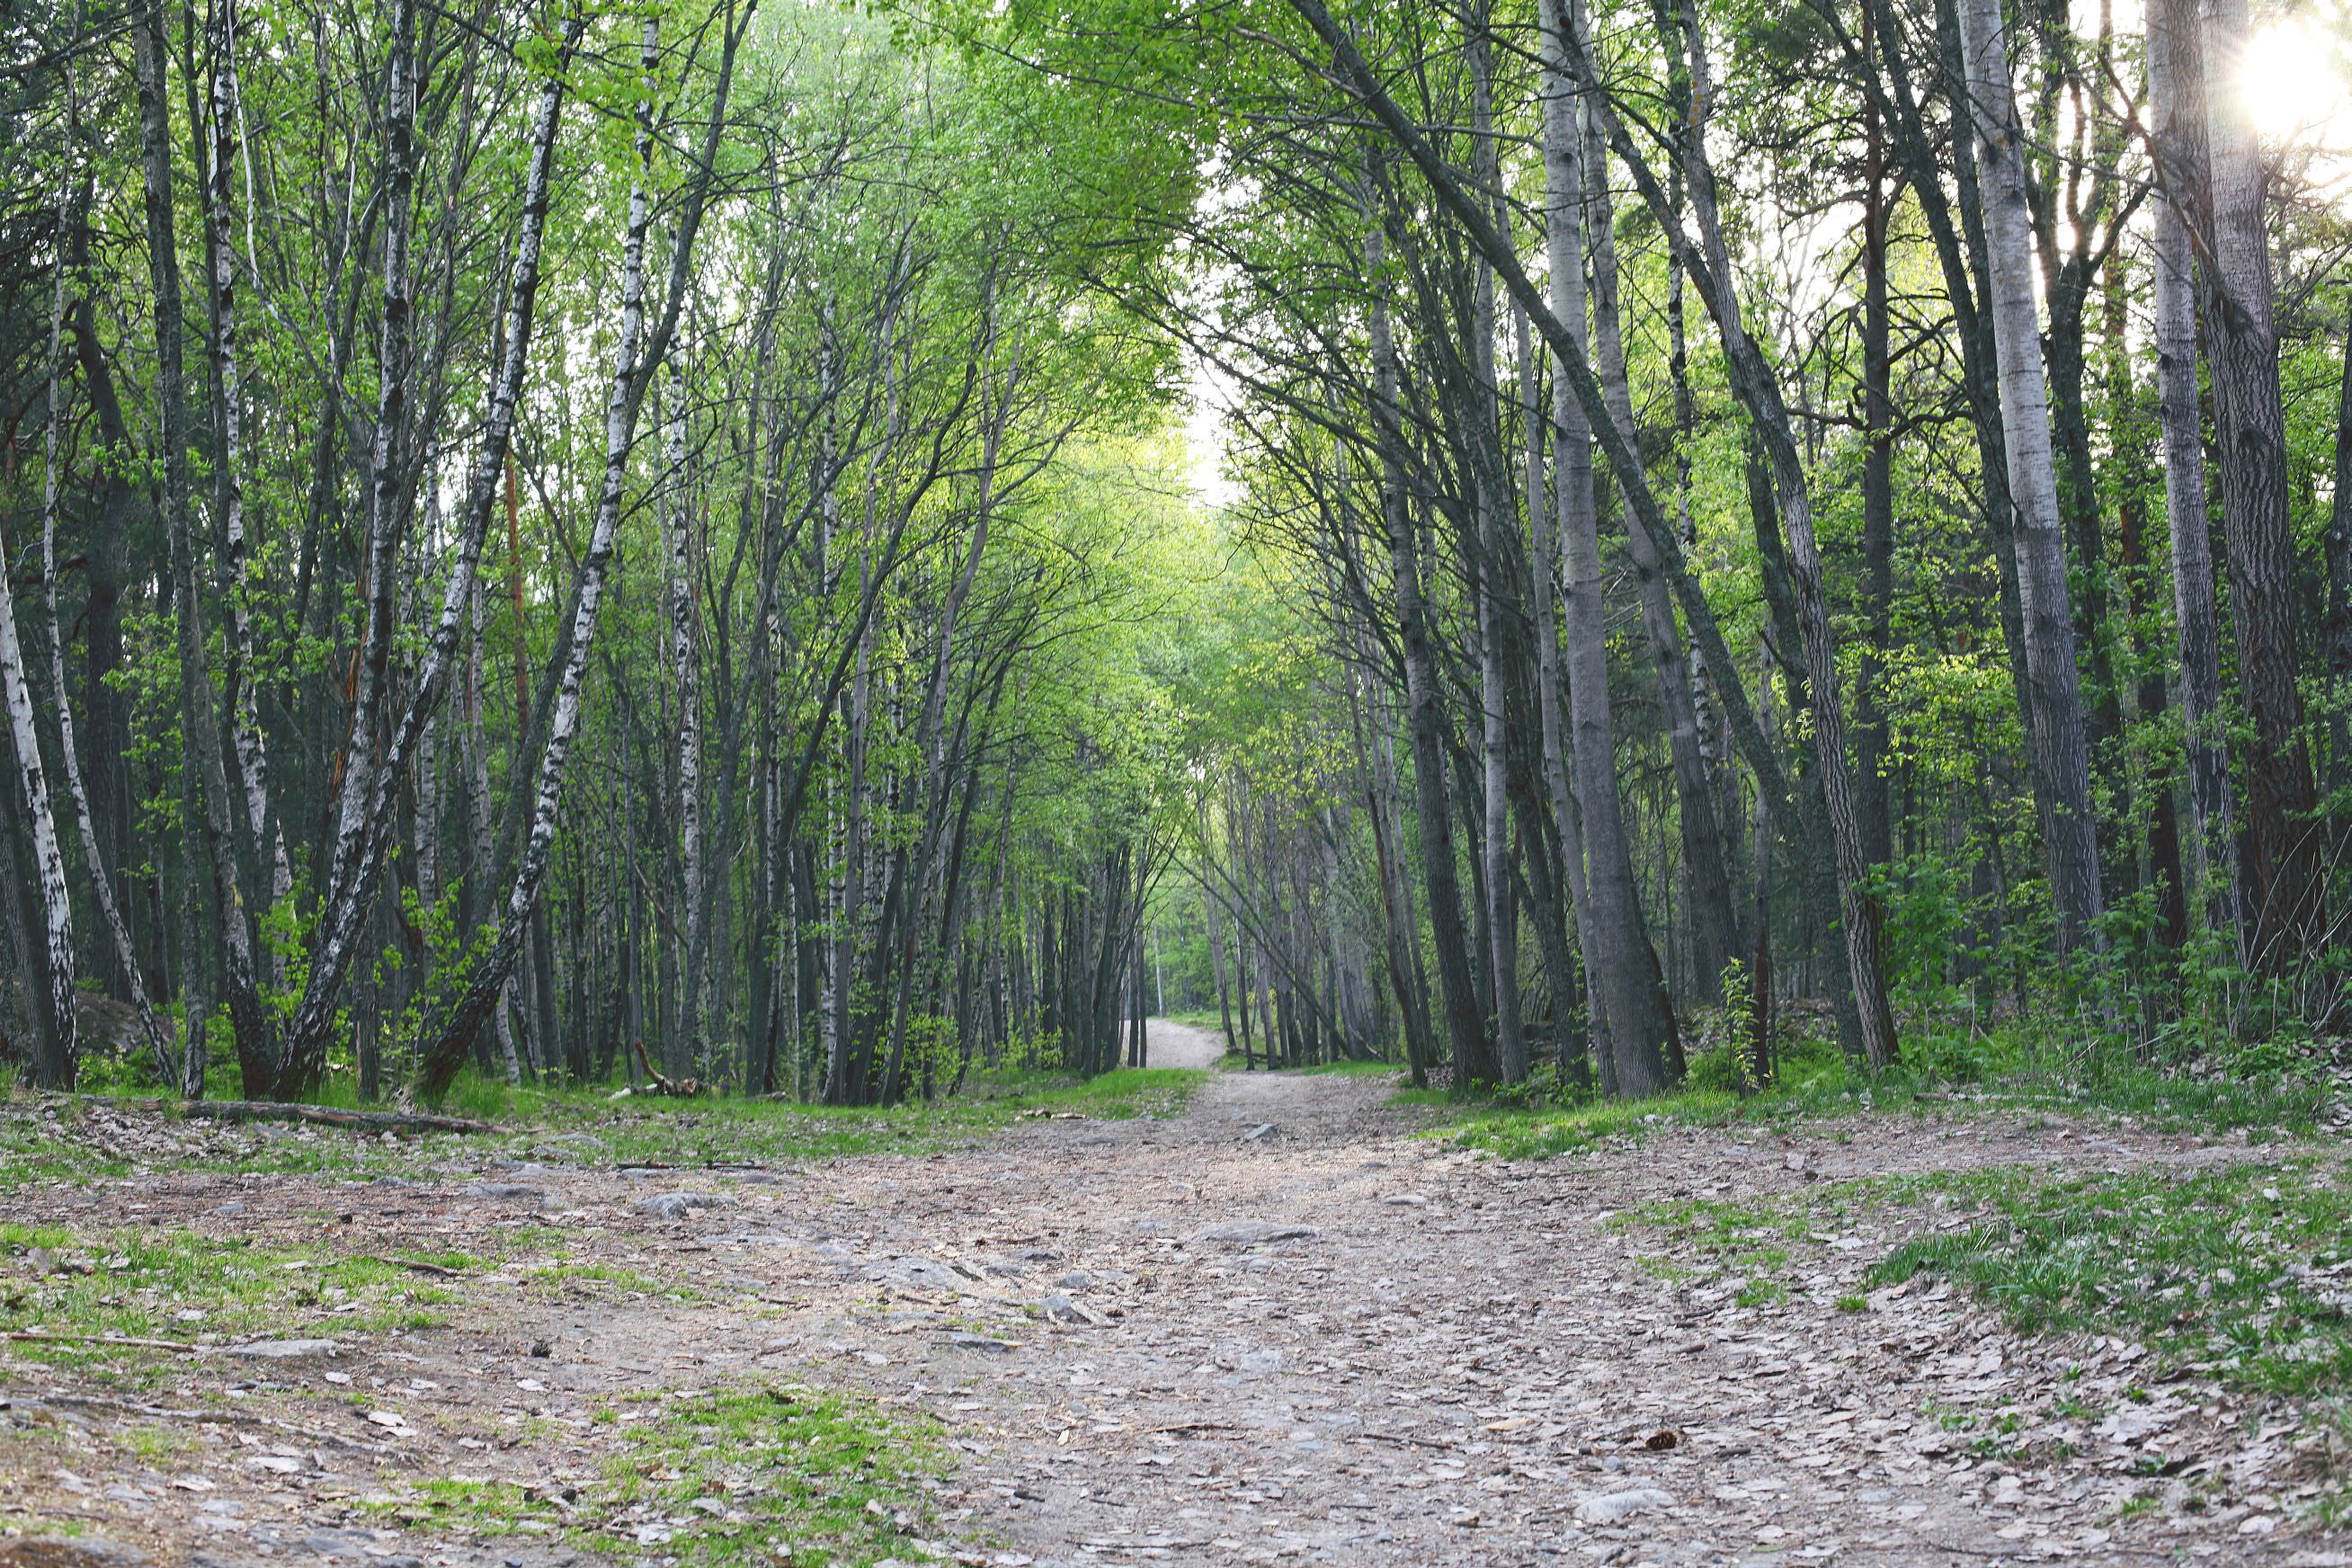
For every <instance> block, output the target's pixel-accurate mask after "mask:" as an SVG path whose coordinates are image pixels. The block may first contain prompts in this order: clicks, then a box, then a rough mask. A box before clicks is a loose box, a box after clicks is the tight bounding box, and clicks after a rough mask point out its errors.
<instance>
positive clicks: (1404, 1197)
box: [1381, 1193, 1429, 1209]
mask: <svg viewBox="0 0 2352 1568" xmlns="http://www.w3.org/2000/svg"><path fill="white" fill-rule="evenodd" d="M1381 1202H1382V1203H1384V1204H1387V1205H1389V1206H1390V1207H1391V1208H1402V1209H1417V1208H1421V1207H1423V1205H1426V1204H1427V1203H1428V1202H1429V1200H1428V1199H1427V1198H1425V1197H1423V1196H1422V1195H1421V1194H1419V1193H1390V1194H1387V1195H1386V1196H1385V1197H1383V1198H1381Z"/></svg>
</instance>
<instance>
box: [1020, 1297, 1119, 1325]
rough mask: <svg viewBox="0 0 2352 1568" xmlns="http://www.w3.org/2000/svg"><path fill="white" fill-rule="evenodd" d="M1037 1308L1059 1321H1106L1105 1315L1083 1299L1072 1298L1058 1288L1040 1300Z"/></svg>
mask: <svg viewBox="0 0 2352 1568" xmlns="http://www.w3.org/2000/svg"><path fill="white" fill-rule="evenodd" d="M1037 1310H1039V1311H1041V1312H1043V1313H1045V1316H1047V1317H1049V1318H1051V1319H1053V1320H1054V1321H1055V1322H1057V1323H1085V1324H1088V1325H1094V1324H1098V1323H1100V1322H1102V1321H1104V1319H1103V1315H1102V1314H1101V1313H1100V1312H1097V1311H1096V1310H1094V1309H1093V1308H1092V1307H1089V1306H1087V1305H1086V1304H1085V1303H1084V1302H1082V1301H1075V1300H1071V1299H1070V1298H1069V1297H1067V1296H1065V1295H1063V1294H1062V1293H1061V1292H1060V1291H1058V1290H1057V1291H1055V1293H1054V1294H1053V1295H1051V1296H1048V1297H1046V1298H1045V1300H1042V1301H1040V1302H1038V1303H1037Z"/></svg>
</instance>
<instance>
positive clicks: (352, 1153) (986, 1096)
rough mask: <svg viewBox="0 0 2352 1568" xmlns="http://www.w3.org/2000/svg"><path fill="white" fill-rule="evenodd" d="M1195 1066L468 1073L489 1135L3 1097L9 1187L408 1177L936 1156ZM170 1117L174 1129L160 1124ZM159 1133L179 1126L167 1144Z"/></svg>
mask: <svg viewBox="0 0 2352 1568" xmlns="http://www.w3.org/2000/svg"><path fill="white" fill-rule="evenodd" d="M1205 1079H1206V1075H1205V1074H1204V1073H1202V1072H1199V1071H1196V1070H1192V1069H1187V1068H1121V1069H1120V1070H1118V1071H1116V1072H1108V1073H1104V1074H1102V1075H1101V1076H1099V1077H1097V1078H1095V1079H1088V1080H1086V1081H1084V1082H1076V1081H1073V1080H1072V1079H1069V1078H1068V1077H1067V1076H1066V1075H1055V1074H1046V1073H996V1074H987V1075H975V1076H974V1078H973V1079H972V1080H971V1082H970V1083H968V1084H967V1085H966V1091H965V1092H964V1093H963V1094H961V1095H958V1096H956V1097H954V1098H952V1099H943V1100H931V1101H929V1102H924V1101H914V1102H910V1103H908V1104H905V1105H898V1106H888V1107H873V1106H823V1105H801V1104H795V1103H792V1102H788V1101H782V1100H746V1099H740V1098H733V1097H728V1096H707V1097H699V1098H696V1099H691V1100H678V1099H668V1098H665V1097H662V1096H657V1095H639V1094H632V1095H628V1096H625V1097H622V1098H618V1099H616V1098H614V1092H615V1091H614V1090H613V1089H610V1088H596V1087H570V1086H535V1085H511V1084H508V1083H506V1082H504V1081H502V1080H499V1079H490V1078H481V1077H472V1076H468V1077H463V1078H460V1079H458V1081H457V1084H456V1085H455V1086H454V1087H453V1088H452V1089H451V1092H450V1094H449V1096H448V1097H447V1099H446V1100H445V1101H444V1103H443V1105H442V1107H441V1109H442V1110H444V1111H445V1112H446V1113H447V1114H451V1115H457V1116H465V1117H470V1118H473V1119H475V1120H478V1121H488V1122H490V1123H492V1124H494V1125H495V1126H496V1127H498V1128H499V1131H498V1132H495V1133H488V1134H462V1133H446V1132H428V1133H425V1134H423V1135H421V1136H416V1137H407V1136H404V1137H401V1138H398V1139H392V1138H387V1137H385V1136H383V1135H373V1136H371V1135H366V1134H359V1133H353V1132H349V1131H342V1130H341V1129H337V1128H331V1127H320V1126H316V1125H310V1124H301V1123H297V1124H292V1125H289V1126H278V1125H272V1124H254V1123H239V1124H218V1123H213V1122H200V1121H172V1120H171V1119H172V1118H173V1114H174V1113H173V1110H172V1109H171V1108H170V1107H169V1106H168V1105H165V1106H164V1107H163V1108H162V1109H161V1110H149V1109H147V1108H148V1107H149V1106H150V1105H152V1102H150V1101H144V1100H142V1101H137V1102H130V1101H124V1100H112V1099H110V1098H108V1097H104V1096H98V1095H80V1096H63V1097H19V1098H18V1099H17V1100H16V1101H15V1102H14V1103H13V1104H0V1190H5V1189H7V1188H10V1187H19V1186H24V1185H27V1184H32V1183H37V1182H45V1181H49V1182H56V1181H62V1182H86V1181H89V1180H92V1179H98V1178H105V1177H120V1176H126V1175H130V1174H131V1173H133V1172H134V1171H136V1170H137V1169H139V1168H140V1167H141V1166H142V1164H163V1163H168V1164H169V1165H171V1166H172V1167H173V1168H174V1169H180V1170H233V1171H238V1172H268V1173H333V1174H343V1175H349V1176H356V1177H367V1176H372V1175H383V1174H397V1173H401V1172H403V1171H405V1170H411V1169H413V1168H415V1166H416V1165H418V1164H420V1163H434V1162H436V1161H439V1162H446V1163H462V1164H467V1165H478V1164H479V1163H481V1162H482V1161H483V1160H485V1159H486V1158H508V1159H525V1158H535V1159H541V1160H557V1159H561V1160H565V1161H571V1162H576V1163H591V1164H630V1163H645V1164H663V1165H732V1164H744V1165H758V1164H770V1163H789V1162H794V1161H803V1160H827V1159H839V1158H844V1157H847V1156H851V1155H857V1154H874V1153H929V1152H935V1151H938V1150H941V1149H947V1148H955V1147H961V1146H962V1145H964V1144H967V1143H969V1142H972V1141H974V1140H976V1139H979V1138H981V1137H983V1136H985V1135H987V1134H989V1133H992V1132H994V1131H999V1130H1001V1129H1003V1128H1004V1127H1006V1126H1009V1125H1011V1124H1013V1122H1015V1121H1019V1120H1021V1119H1022V1118H1024V1116H1035V1115H1046V1116H1050V1115H1071V1116H1083V1117H1097V1118H1106V1119H1127V1118H1134V1117H1170V1116H1176V1115H1181V1113H1182V1111H1183V1110H1184V1107H1185V1105H1186V1104H1187V1103H1188V1102H1189V1101H1190V1100H1191V1098H1192V1095H1193V1094H1194V1093H1195V1092H1197V1091H1198V1089H1199V1088H1200V1086H1201V1084H1202V1082H1203V1081H1205ZM96 1111H112V1112H118V1113H126V1114H128V1115H129V1116H131V1117H132V1118H134V1119H136V1121H137V1122H138V1124H140V1125H141V1127H142V1137H141V1138H139V1139H133V1138H130V1137H127V1136H123V1135H122V1134H121V1131H120V1127H119V1124H111V1119H110V1118H105V1119H101V1118H99V1117H95V1116H93V1115H91V1114H90V1113H91V1112H96ZM151 1116H157V1117H161V1118H163V1119H164V1120H163V1125H162V1127H161V1129H160V1130H159V1129H158V1128H157V1127H155V1126H152V1125H147V1124H146V1119H147V1118H149V1117H151ZM157 1131H168V1132H169V1133H170V1134H171V1135H172V1136H171V1139H170V1141H169V1142H168V1144H167V1145H166V1146H154V1141H153V1138H152V1135H153V1134H154V1133H156V1132H157Z"/></svg>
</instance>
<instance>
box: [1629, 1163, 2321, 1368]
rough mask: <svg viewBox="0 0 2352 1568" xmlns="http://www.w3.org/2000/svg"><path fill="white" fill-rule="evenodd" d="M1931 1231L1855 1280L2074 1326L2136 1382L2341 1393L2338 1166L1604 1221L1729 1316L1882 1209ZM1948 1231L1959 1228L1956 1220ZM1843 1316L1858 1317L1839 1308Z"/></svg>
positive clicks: (2121, 1178)
mask: <svg viewBox="0 0 2352 1568" xmlns="http://www.w3.org/2000/svg"><path fill="white" fill-rule="evenodd" d="M1905 1208H1916V1209H1925V1210H1928V1211H1930V1215H1931V1216H1932V1217H1934V1218H1935V1219H1937V1221H1938V1224H1937V1228H1936V1229H1934V1230H1933V1231H1930V1232H1928V1233H1927V1234H1923V1235H1920V1236H1917V1237H1916V1238H1915V1239H1913V1240H1910V1241H1907V1242H1904V1243H1902V1244H1900V1245H1898V1246H1896V1247H1894V1249H1893V1250H1892V1251H1890V1252H1889V1253H1888V1254H1887V1255H1886V1256H1885V1258H1882V1259H1880V1260H1879V1261H1878V1262H1877V1263H1876V1264H1875V1265H1874V1266H1873V1267H1872V1268H1871V1269H1870V1271H1869V1273H1868V1275H1867V1276H1866V1277H1865V1284H1866V1285H1867V1286H1868V1287H1869V1288H1870V1289H1879V1288H1883V1287H1885V1286H1889V1285H1895V1284H1899V1283H1902V1282H1904V1281H1906V1280H1909V1279H1915V1278H1916V1277H1918V1276H1920V1275H1923V1274H1936V1275H1939V1276H1941V1277H1943V1278H1945V1279H1950V1280H1951V1281H1952V1282H1953V1283H1954V1284H1956V1285H1958V1286H1960V1287H1963V1288H1964V1289H1968V1290H1969V1292H1971V1293H1972V1294H1973V1295H1975V1296H1976V1297H1977V1298H1978V1299H1979V1300H1982V1301H1984V1302H1985V1303H1986V1304H1987V1305H1989V1306H1990V1307H1992V1308H1994V1309H1995V1310H1998V1311H1999V1312H2000V1314H2001V1316H2002V1317H2003V1318H2004V1319H2006V1320H2007V1321H2009V1322H2010V1323H2011V1325H2012V1326H2014V1327H2016V1328H2018V1329H2019V1330H2021V1331H2024V1332H2027V1333H2035V1334H2041V1333H2063V1332H2073V1331H2089V1332H2094V1333H2101V1334H2112V1335H2116V1336H2119V1337H2122V1338H2126V1339H2130V1340H2134V1341H2137V1342H2139V1343H2141V1344H2144V1345H2146V1346H2147V1347H2148V1349H2149V1350H2150V1351H2151V1352H2154V1354H2153V1356H2152V1358H2151V1359H2152V1361H2153V1362H2154V1363H2155V1364H2154V1365H2153V1366H2152V1367H2151V1368H2150V1373H2149V1375H2151V1376H2163V1375H2168V1374H2170V1373H2176V1372H2191V1373H2203V1374H2207V1375H2210V1376H2212V1377H2214V1378H2215V1379H2216V1380H2218V1381H2220V1382H2221V1383H2223V1384H2230V1385H2231V1386H2234V1387H2238V1388H2242V1389H2247V1390H2252V1391H2257V1392H2262V1393H2269V1394H2294V1395H2299V1396H2304V1397H2322V1398H2327V1399H2331V1400H2341V1399H2342V1398H2343V1397H2344V1396H2346V1395H2347V1394H2352V1163H2347V1162H2346V1161H2345V1160H2344V1159H2343V1158H2341V1157H2340V1156H2336V1155H2328V1156H2322V1155H2318V1154H2300V1155H2294V1156H2291V1157H2288V1158H2284V1159H2281V1160H2277V1161H2260V1162H2246V1163H2237V1164H2232V1165H2227V1166H2222V1167H2219V1168H2214V1169H2206V1170H2194V1171H2179V1170H2164V1169H2156V1170H2146V1171H2138V1172H2132V1173H2124V1174H2110V1173H2103V1172H2102V1173H2087V1174H2076V1175H2050V1174H2046V1173H2043V1172H2042V1171H2041V1170H2039V1169H2037V1168H2034V1167H2032V1166H2023V1165H2011V1166H2002V1167H1999V1168H1996V1169H1991V1170H1979V1171H1938V1172H1929V1173H1924V1174H1920V1175H1916V1176H1881V1177H1871V1178H1868V1179H1865V1180H1862V1181H1854V1182H1839V1183H1833V1184H1826V1185H1823V1186H1821V1187H1818V1188H1814V1189H1811V1191H1808V1192H1804V1193H1799V1194H1790V1195H1788V1196H1786V1197H1780V1198H1754V1199H1745V1200H1731V1201H1723V1200H1700V1199H1685V1200H1680V1201H1675V1202H1668V1203H1655V1204H1649V1205H1643V1207H1641V1208H1638V1209H1634V1210H1631V1211H1629V1212H1628V1213H1626V1214H1624V1215H1620V1216H1619V1217H1618V1219H1617V1220H1616V1221H1615V1222H1614V1223H1615V1224H1617V1225H1619V1226H1623V1227H1627V1228H1633V1227H1637V1226H1638V1227H1648V1228H1652V1229H1655V1230H1659V1231H1664V1233H1666V1234H1667V1235H1668V1236H1669V1237H1672V1238H1673V1239H1674V1240H1675V1241H1676V1242H1677V1243H1679V1244H1680V1248H1679V1251H1678V1253H1677V1254H1676V1255H1675V1258H1676V1260H1675V1262H1673V1263H1672V1264H1671V1265H1670V1264H1668V1263H1666V1262H1664V1261H1655V1262H1654V1261H1653V1260H1652V1259H1649V1258H1644V1259H1643V1265H1642V1267H1643V1272H1644V1273H1647V1274H1651V1275H1653V1276H1654V1277H1656V1278H1660V1279H1668V1280H1680V1279H1687V1278H1694V1277H1696V1274H1697V1272H1698V1271H1699V1267H1700V1265H1701V1263H1702V1262H1703V1263H1704V1266H1705V1267H1706V1268H1709V1269H1711V1270H1713V1273H1714V1275H1715V1277H1717V1278H1727V1279H1744V1280H1745V1281H1746V1284H1745V1286H1744V1287H1743V1289H1741V1291H1740V1293H1739V1298H1738V1299H1739V1300H1740V1301H1741V1303H1742V1304H1743V1305H1746V1304H1749V1303H1748V1295H1749V1293H1750V1292H1752V1291H1753V1290H1755V1289H1757V1287H1758V1285H1759V1283H1760V1282H1763V1281H1766V1280H1769V1279H1773V1278H1774V1277H1775V1276H1776V1274H1778V1272H1779V1271H1780V1270H1781V1269H1782V1268H1783V1266H1784V1265H1786V1263H1787V1262H1788V1259H1789V1258H1790V1253H1791V1252H1792V1251H1793V1250H1794V1249H1797V1248H1800V1247H1806V1248H1810V1247H1816V1246H1818V1245H1819V1244H1821V1243H1822V1242H1823V1241H1825V1240H1826V1239H1827V1237H1828V1235H1829V1233H1831V1232H1833V1231H1836V1230H1839V1229H1843V1228H1847V1227H1850V1226H1853V1225H1854V1224H1855V1223H1856V1222H1858V1221H1867V1220H1869V1219H1872V1218H1876V1219H1878V1220H1881V1221H1885V1220H1890V1219H1893V1218H1894V1217H1895V1216H1894V1215H1891V1214H1890V1213H1889V1212H1888V1211H1890V1210H1899V1209H1905ZM1955 1220H1957V1221H1959V1222H1960V1223H1958V1224H1954V1223H1953V1222H1954V1221H1955ZM1837 1305H1838V1308H1839V1310H1843V1311H1849V1312H1859V1311H1864V1310H1868V1305H1869V1303H1868V1302H1867V1300H1865V1299H1864V1298H1863V1297H1862V1296H1859V1295H1847V1296H1841V1297H1840V1298H1839V1299H1838V1302H1837Z"/></svg>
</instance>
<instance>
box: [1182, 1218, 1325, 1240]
mask: <svg viewBox="0 0 2352 1568" xmlns="http://www.w3.org/2000/svg"><path fill="white" fill-rule="evenodd" d="M1322 1234H1323V1233H1322V1232H1321V1231H1319V1230H1318V1229H1316V1228H1315V1227H1314V1226H1311V1225H1285V1224H1283V1223H1282V1222H1281V1221H1280V1220H1272V1219H1233V1220H1227V1221H1226V1222H1225V1223H1224V1224H1223V1225H1213V1226H1210V1227H1209V1228H1208V1229H1206V1230H1204V1231H1202V1233H1201V1234H1200V1235H1198V1236H1196V1237H1193V1238H1192V1239H1193V1240H1195V1241H1221V1242H1224V1243H1226V1244H1227V1245H1229V1246H1234V1247H1259V1246H1263V1245H1265V1243H1267V1242H1270V1241H1312V1240H1314V1239H1315V1238H1316V1237H1318V1236H1320V1235H1322Z"/></svg>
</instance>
